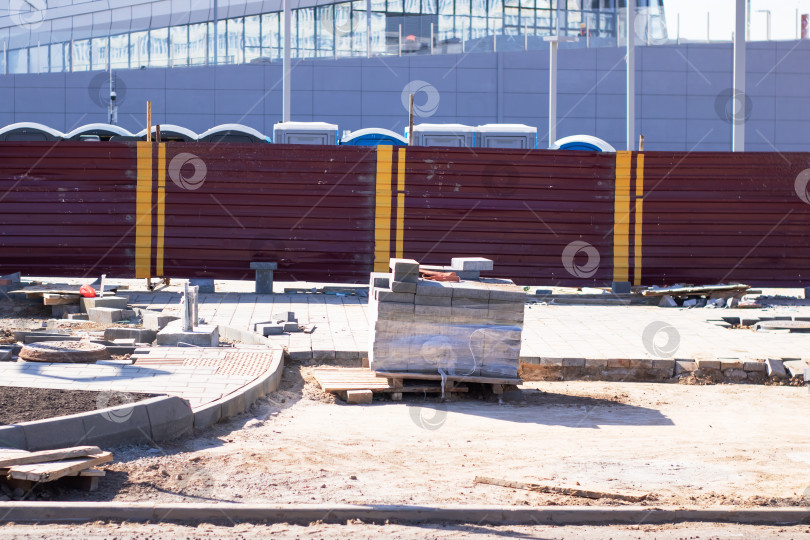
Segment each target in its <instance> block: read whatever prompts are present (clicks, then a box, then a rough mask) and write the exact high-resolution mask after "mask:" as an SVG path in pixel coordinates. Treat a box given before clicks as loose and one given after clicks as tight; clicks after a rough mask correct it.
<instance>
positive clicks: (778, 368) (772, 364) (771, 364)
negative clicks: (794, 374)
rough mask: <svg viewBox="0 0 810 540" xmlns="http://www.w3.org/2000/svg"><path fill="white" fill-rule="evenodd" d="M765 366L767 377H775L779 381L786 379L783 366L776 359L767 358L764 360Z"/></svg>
mask: <svg viewBox="0 0 810 540" xmlns="http://www.w3.org/2000/svg"><path fill="white" fill-rule="evenodd" d="M765 365H766V366H767V373H768V377H777V378H779V379H786V378H787V372H786V371H785V364H784V362H782V361H781V360H779V359H777V358H768V359H767V360H765Z"/></svg>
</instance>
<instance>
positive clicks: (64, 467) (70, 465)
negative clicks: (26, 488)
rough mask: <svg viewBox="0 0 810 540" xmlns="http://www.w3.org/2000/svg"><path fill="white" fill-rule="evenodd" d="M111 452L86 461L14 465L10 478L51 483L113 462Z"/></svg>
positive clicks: (74, 460)
mask: <svg viewBox="0 0 810 540" xmlns="http://www.w3.org/2000/svg"><path fill="white" fill-rule="evenodd" d="M112 459H113V458H112V454H111V453H110V452H101V453H99V454H93V455H91V456H87V457H86V458H85V459H73V460H66V461H55V462H52V463H35V464H31V465H14V466H12V467H9V470H8V474H7V476H8V478H11V479H16V480H30V481H32V482H50V481H53V480H56V479H57V478H62V477H63V476H71V475H74V474H75V473H78V472H79V471H82V470H84V469H90V468H93V467H95V466H96V465H100V464H101V463H108V462H110V461H112Z"/></svg>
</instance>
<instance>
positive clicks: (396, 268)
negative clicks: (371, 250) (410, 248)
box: [388, 259, 419, 283]
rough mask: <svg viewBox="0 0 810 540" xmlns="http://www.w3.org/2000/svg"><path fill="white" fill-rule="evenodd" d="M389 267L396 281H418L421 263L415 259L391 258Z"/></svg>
mask: <svg viewBox="0 0 810 540" xmlns="http://www.w3.org/2000/svg"><path fill="white" fill-rule="evenodd" d="M388 267H389V268H390V269H391V272H393V274H394V281H410V282H412V283H416V282H417V281H418V279H419V263H418V262H417V261H415V260H413V259H391V260H390V261H389V263H388Z"/></svg>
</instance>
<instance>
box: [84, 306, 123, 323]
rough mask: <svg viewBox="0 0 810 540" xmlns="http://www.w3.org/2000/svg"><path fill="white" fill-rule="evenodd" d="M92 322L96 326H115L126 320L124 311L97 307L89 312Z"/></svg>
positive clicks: (88, 315)
mask: <svg viewBox="0 0 810 540" xmlns="http://www.w3.org/2000/svg"><path fill="white" fill-rule="evenodd" d="M87 317H88V318H89V320H90V322H94V323H96V324H113V323H116V322H118V321H121V320H123V319H124V310H123V309H116V308H110V307H97V308H90V309H88V310H87Z"/></svg>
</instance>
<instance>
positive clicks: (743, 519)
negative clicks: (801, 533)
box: [0, 502, 810, 525]
mask: <svg viewBox="0 0 810 540" xmlns="http://www.w3.org/2000/svg"><path fill="white" fill-rule="evenodd" d="M0 508H2V509H3V517H2V519H0V523H3V522H61V521H69V522H74V523H75V522H89V521H97V520H107V521H115V522H120V521H189V522H198V523H206V522H211V521H216V520H218V519H223V520H224V519H227V520H230V521H247V522H276V523H296V522H302V523H309V522H312V521H318V520H320V521H324V522H328V523H345V522H346V521H347V520H351V519H359V520H363V521H374V522H384V521H386V520H388V521H396V522H433V523H440V522H454V523H476V524H479V525H481V524H487V525H501V524H507V523H508V524H521V523H525V524H547V525H581V524H591V525H608V524H639V523H644V524H660V523H684V522H709V523H741V524H760V525H787V524H803V523H810V508H807V507H787V508H738V507H733V506H723V507H714V508H684V507H644V506H623V507H593V506H550V507H535V508H526V507H517V506H463V505H451V506H436V507H430V506H404V505H340V504H338V505H331V504H311V505H300V504H289V505H266V504H234V503H217V504H151V503H121V502H91V503H82V502H59V503H51V502H43V503H40V502H13V503H5V504H2V505H0Z"/></svg>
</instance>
